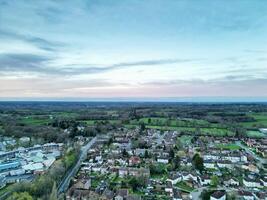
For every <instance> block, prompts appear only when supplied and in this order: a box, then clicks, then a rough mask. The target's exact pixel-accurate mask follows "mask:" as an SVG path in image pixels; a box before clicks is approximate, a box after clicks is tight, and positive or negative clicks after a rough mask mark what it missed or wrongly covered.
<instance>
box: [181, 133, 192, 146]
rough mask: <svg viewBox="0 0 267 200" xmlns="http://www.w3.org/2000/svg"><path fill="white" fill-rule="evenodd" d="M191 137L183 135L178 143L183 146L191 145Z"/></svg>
mask: <svg viewBox="0 0 267 200" xmlns="http://www.w3.org/2000/svg"><path fill="white" fill-rule="evenodd" d="M192 138H193V137H192V136H189V135H183V136H181V137H179V141H180V142H181V143H182V144H183V145H189V144H191V139H192Z"/></svg>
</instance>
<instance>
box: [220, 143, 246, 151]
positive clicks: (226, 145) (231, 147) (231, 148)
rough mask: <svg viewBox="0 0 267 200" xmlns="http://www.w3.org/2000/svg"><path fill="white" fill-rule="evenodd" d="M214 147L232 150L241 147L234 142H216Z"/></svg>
mask: <svg viewBox="0 0 267 200" xmlns="http://www.w3.org/2000/svg"><path fill="white" fill-rule="evenodd" d="M216 147H218V148H221V149H227V150H233V151H234V150H239V149H241V147H240V146H238V145H236V144H217V145H216Z"/></svg>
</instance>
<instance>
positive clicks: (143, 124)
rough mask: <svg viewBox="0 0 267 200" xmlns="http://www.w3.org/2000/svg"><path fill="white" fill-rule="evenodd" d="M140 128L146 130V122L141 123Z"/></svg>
mask: <svg viewBox="0 0 267 200" xmlns="http://www.w3.org/2000/svg"><path fill="white" fill-rule="evenodd" d="M140 129H141V131H144V130H145V129H146V125H145V123H144V122H142V123H141V125H140Z"/></svg>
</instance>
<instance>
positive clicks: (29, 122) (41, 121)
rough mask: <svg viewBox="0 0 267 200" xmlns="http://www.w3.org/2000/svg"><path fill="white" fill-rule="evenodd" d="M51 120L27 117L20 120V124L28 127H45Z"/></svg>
mask: <svg viewBox="0 0 267 200" xmlns="http://www.w3.org/2000/svg"><path fill="white" fill-rule="evenodd" d="M50 121H51V120H50V119H49V118H43V119H42V118H34V117H27V118H26V117H25V118H23V119H21V120H20V123H23V124H26V125H45V124H47V123H49V122H50Z"/></svg>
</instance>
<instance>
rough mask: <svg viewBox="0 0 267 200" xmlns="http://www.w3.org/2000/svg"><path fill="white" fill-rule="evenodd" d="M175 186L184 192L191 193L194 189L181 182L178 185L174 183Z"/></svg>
mask: <svg viewBox="0 0 267 200" xmlns="http://www.w3.org/2000/svg"><path fill="white" fill-rule="evenodd" d="M175 186H176V187H178V188H179V189H181V190H182V191H184V192H192V191H193V190H194V188H192V187H190V186H189V185H187V184H186V183H185V182H183V181H181V182H179V183H176V184H175Z"/></svg>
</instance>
